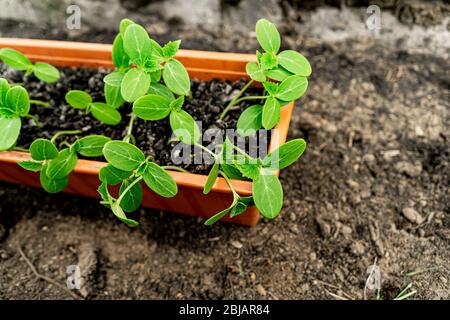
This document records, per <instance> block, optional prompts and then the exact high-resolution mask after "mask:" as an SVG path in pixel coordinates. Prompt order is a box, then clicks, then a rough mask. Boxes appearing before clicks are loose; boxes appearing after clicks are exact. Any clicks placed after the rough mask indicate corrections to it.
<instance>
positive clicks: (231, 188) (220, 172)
mask: <svg viewBox="0 0 450 320" xmlns="http://www.w3.org/2000/svg"><path fill="white" fill-rule="evenodd" d="M219 174H220V175H221V176H222V177H223V178H224V179H225V181H226V182H227V184H228V187H229V188H230V190H231V192H233V198H236V197H238V198H239V195H238V194H237V192H236V189H234V187H233V184H232V183H231V180H230V178H228V176H227V175H226V173H225V172H223V171H219ZM233 202H234V201H233Z"/></svg>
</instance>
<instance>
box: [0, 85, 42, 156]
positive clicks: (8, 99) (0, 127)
mask: <svg viewBox="0 0 450 320" xmlns="http://www.w3.org/2000/svg"><path fill="white" fill-rule="evenodd" d="M29 112H30V97H29V96H28V92H27V90H25V89H24V88H23V87H21V86H18V85H16V86H13V87H11V86H10V85H9V83H8V81H6V80H5V79H3V78H0V151H5V150H8V149H11V148H12V147H14V146H15V144H16V141H17V139H18V137H19V134H20V128H21V123H22V121H21V118H31V119H33V121H35V122H36V123H39V122H38V121H37V120H36V118H35V117H33V116H31V115H29V114H28V113H29Z"/></svg>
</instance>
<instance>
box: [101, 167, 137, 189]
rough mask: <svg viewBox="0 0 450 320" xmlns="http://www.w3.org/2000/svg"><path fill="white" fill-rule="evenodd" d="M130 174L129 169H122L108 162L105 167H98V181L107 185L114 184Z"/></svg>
mask: <svg viewBox="0 0 450 320" xmlns="http://www.w3.org/2000/svg"><path fill="white" fill-rule="evenodd" d="M131 174H132V172H131V171H123V170H120V169H117V168H116V167H114V166H112V165H110V164H108V165H107V166H106V167H103V168H101V169H100V172H99V178H100V181H102V182H106V183H107V184H109V185H112V186H115V185H116V184H119V183H120V182H122V181H123V180H125V179H127V178H128V177H129V176H130V175H131Z"/></svg>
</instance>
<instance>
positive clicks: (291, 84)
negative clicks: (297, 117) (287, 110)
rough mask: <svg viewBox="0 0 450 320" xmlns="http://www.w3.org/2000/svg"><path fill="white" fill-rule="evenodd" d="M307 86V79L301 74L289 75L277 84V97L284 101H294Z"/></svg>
mask: <svg viewBox="0 0 450 320" xmlns="http://www.w3.org/2000/svg"><path fill="white" fill-rule="evenodd" d="M307 88H308V79H306V78H305V77H303V76H297V75H294V76H290V77H288V78H286V79H285V80H283V82H281V83H280V85H279V86H278V94H277V98H278V99H280V100H284V101H294V100H297V99H298V98H300V97H301V96H302V95H303V94H304V93H305V92H306V89H307Z"/></svg>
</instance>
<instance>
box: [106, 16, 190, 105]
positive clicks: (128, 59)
mask: <svg viewBox="0 0 450 320" xmlns="http://www.w3.org/2000/svg"><path fill="white" fill-rule="evenodd" d="M179 46H180V41H179V40H177V41H172V42H169V43H167V44H166V45H165V46H164V47H161V46H160V45H159V44H158V43H157V42H156V41H154V40H153V39H151V38H150V37H149V36H148V33H147V31H146V30H145V29H144V28H143V27H142V26H140V25H138V24H136V23H134V22H133V21H131V20H129V19H124V20H122V21H121V23H120V32H119V34H118V35H117V36H116V38H115V40H114V43H113V50H112V59H113V63H114V65H115V66H116V70H115V71H114V72H112V73H110V74H109V75H107V76H106V77H105V78H104V82H105V90H106V88H107V87H114V88H120V93H121V96H122V98H123V100H125V101H127V102H134V101H136V100H137V99H139V98H140V97H142V96H144V95H146V94H147V93H150V92H149V88H150V86H151V85H152V84H158V83H159V82H160V81H161V78H162V79H163V81H164V83H165V85H166V86H167V87H168V88H169V89H170V91H171V92H173V93H175V94H177V95H182V96H186V95H189V93H190V80H189V75H188V73H187V71H186V69H185V68H184V66H183V64H181V62H179V61H178V60H176V59H175V58H174V56H175V54H176V53H177V51H178V49H179ZM108 90H111V89H108Z"/></svg>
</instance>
